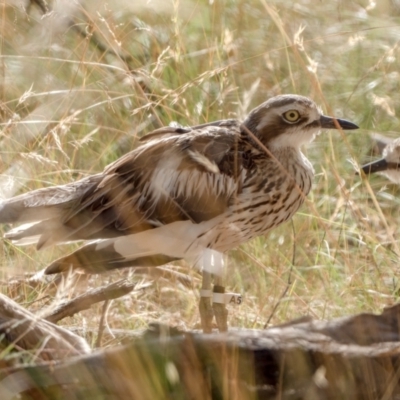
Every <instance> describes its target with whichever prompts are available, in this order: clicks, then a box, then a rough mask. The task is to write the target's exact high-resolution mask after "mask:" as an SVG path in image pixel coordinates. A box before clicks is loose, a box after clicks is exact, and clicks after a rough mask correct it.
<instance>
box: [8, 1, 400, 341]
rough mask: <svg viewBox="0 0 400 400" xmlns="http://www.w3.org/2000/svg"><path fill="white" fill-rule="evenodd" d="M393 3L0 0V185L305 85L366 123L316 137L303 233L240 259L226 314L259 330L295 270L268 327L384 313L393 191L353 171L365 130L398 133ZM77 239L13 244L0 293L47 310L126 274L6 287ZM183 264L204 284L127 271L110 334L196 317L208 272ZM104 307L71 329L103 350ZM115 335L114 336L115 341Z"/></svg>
mask: <svg viewBox="0 0 400 400" xmlns="http://www.w3.org/2000/svg"><path fill="white" fill-rule="evenodd" d="M11 3H13V4H11ZM393 3H394V2H393ZM393 3H392V2H391V1H389V0H386V1H379V2H377V3H376V4H375V2H373V1H369V2H368V1H366V0H364V1H363V0H359V1H310V0H298V1H296V2H288V1H283V0H275V1H268V0H260V1H258V2H253V1H246V0H230V1H222V0H210V1H191V0H185V1H179V0H176V1H173V0H170V1H169V0H156V1H155V0H153V1H152V0H150V1H145V0H142V1H122V0H118V1H112V2H105V1H104V2H103V1H89V0H88V1H83V2H81V4H80V5H78V3H77V2H69V1H58V2H56V4H51V5H52V6H53V8H54V9H53V11H52V12H51V13H50V14H47V15H43V12H42V11H41V10H40V8H39V7H38V6H37V5H36V4H32V5H31V6H30V7H26V8H24V7H23V6H22V5H21V3H20V2H16V1H14V2H11V1H10V2H8V1H6V2H0V12H1V18H0V46H1V50H0V54H1V56H0V72H1V73H0V95H1V98H0V105H1V106H0V115H1V136H0V159H1V163H0V167H1V176H0V183H1V185H0V190H1V194H2V196H3V197H9V196H11V195H14V194H17V193H21V192H24V191H27V190H29V189H33V188H39V187H44V186H49V185H57V184H62V183H67V182H70V181H71V180H74V179H78V178H80V177H83V176H85V175H87V174H91V173H94V172H97V171H100V170H102V168H103V167H104V166H105V165H107V164H108V163H110V162H111V161H113V160H115V159H117V158H118V157H119V156H121V155H122V154H124V153H126V152H127V151H129V150H130V149H132V148H134V147H135V146H136V145H137V138H139V137H141V136H142V135H144V134H145V133H146V132H148V131H151V130H152V129H153V128H155V127H158V126H160V125H161V124H163V125H168V124H169V123H170V122H171V121H177V122H178V123H180V124H182V125H193V124H199V123H204V122H206V121H211V120H216V119H222V118H234V117H238V118H241V117H243V116H244V115H245V114H246V113H247V112H248V111H249V110H250V109H251V108H253V107H254V106H256V105H258V104H260V103H261V102H263V101H265V100H266V99H268V98H269V97H271V96H273V95H276V94H280V93H298V94H302V95H306V96H309V97H311V98H313V99H314V100H315V101H316V102H317V103H319V104H320V105H321V106H322V108H323V110H324V112H325V113H326V114H328V115H335V116H337V117H343V118H347V119H349V120H352V121H353V122H355V123H357V124H358V125H359V126H360V127H361V129H360V130H359V131H354V132H349V133H346V134H343V133H340V132H322V133H321V135H320V136H319V137H318V138H317V139H316V140H315V142H314V143H313V145H312V146H311V147H310V148H309V149H308V150H307V152H306V153H307V156H308V157H309V158H310V160H311V161H312V162H313V164H314V166H315V171H316V177H315V181H314V188H313V191H312V194H311V195H310V196H309V198H308V201H307V202H306V204H305V205H304V206H303V207H302V208H301V211H300V212H299V213H298V214H297V215H296V216H295V217H294V219H293V226H292V224H291V223H287V224H285V225H283V226H281V227H279V228H278V229H275V230H274V231H273V232H271V233H270V234H268V235H266V236H265V237H260V238H257V239H255V240H253V241H252V242H250V243H247V244H245V245H243V246H241V247H240V248H238V249H236V250H235V251H232V252H230V253H229V254H228V274H227V275H228V279H227V284H228V288H229V289H231V290H233V291H236V292H241V293H243V295H244V302H243V304H242V305H241V306H240V307H237V308H230V317H229V322H230V325H231V326H236V327H248V328H262V327H263V326H264V324H265V323H266V322H267V320H268V318H269V316H270V314H271V312H272V310H273V308H274V306H275V305H276V304H277V302H278V301H279V300H280V298H281V296H282V293H283V292H284V291H285V289H286V288H287V286H288V279H289V275H290V281H291V283H290V286H289V288H288V290H287V292H286V295H285V296H284V298H283V299H282V300H281V302H280V304H279V307H278V308H277V309H276V311H275V313H274V315H273V317H272V318H271V320H270V321H269V324H270V325H272V324H278V323H281V322H284V321H287V320H289V319H293V318H296V317H301V316H304V315H311V316H312V317H315V318H321V319H322V318H324V319H325V318H332V317H335V316H341V315H348V314H353V313H358V312H361V311H372V312H375V311H379V310H381V309H382V308H383V307H384V306H386V305H389V304H393V303H394V302H395V301H396V300H397V296H398V294H397V293H398V280H397V276H398V264H399V262H398V260H399V258H398V255H397V254H399V248H400V244H399V243H398V241H397V240H398V237H399V229H398V226H397V225H398V223H399V214H398V211H397V210H398V207H399V203H400V200H399V196H398V195H399V189H398V188H397V187H395V186H394V185H391V184H388V182H387V181H386V180H385V179H384V178H381V177H373V178H372V179H371V180H370V181H369V182H368V181H366V180H362V179H361V178H360V177H359V176H356V175H355V166H357V165H358V164H359V163H362V162H364V161H366V160H369V158H368V154H369V152H370V145H371V140H370V137H369V133H371V132H375V131H377V132H382V133H387V134H388V135H389V136H390V135H391V136H398V135H399V134H398V131H399V120H398V117H397V116H396V115H397V113H398V112H399V106H400V90H399V81H400V75H399V71H400V49H399V38H400V36H399V33H400V28H399V21H400V11H399V9H396V8H395V6H394V5H393ZM26 5H27V4H26ZM7 229H9V227H8V226H4V227H2V232H5V231H7ZM293 232H294V233H293ZM71 246H74V245H71ZM70 249H71V247H69V246H61V247H57V248H49V249H45V250H42V251H40V252H37V251H36V249H35V248H34V247H29V246H28V247H20V248H18V247H15V246H13V245H12V244H10V243H8V242H7V241H4V242H2V246H1V250H0V251H1V256H0V260H1V261H0V277H1V283H2V286H1V289H0V290H1V291H2V292H3V293H4V294H7V295H9V296H12V297H13V298H14V299H16V300H17V301H18V302H19V303H20V304H23V305H24V306H25V307H27V308H29V309H30V310H33V311H37V310H41V309H43V308H47V307H52V305H54V304H55V303H56V302H57V301H58V300H59V298H60V297H61V296H66V297H74V296H76V295H77V294H78V293H81V292H82V291H83V290H86V289H87V288H90V287H95V286H98V285H102V284H105V283H107V282H111V281H112V280H117V279H120V277H121V276H122V275H127V274H128V270H125V271H123V270H121V271H117V272H115V273H113V274H109V275H106V276H100V277H95V276H94V277H90V278H89V280H88V281H84V282H83V284H82V285H77V286H76V287H69V288H68V287H67V288H66V289H65V290H64V292H62V293H60V292H59V293H58V294H56V293H55V291H54V290H50V285H41V286H39V287H35V288H33V289H32V288H30V287H29V286H25V285H23V284H22V285H18V286H15V285H11V284H10V280H12V279H14V278H16V277H20V278H21V277H23V276H24V275H25V274H33V273H35V272H36V271H38V270H40V269H42V268H43V267H45V266H46V264H47V263H48V262H49V261H51V260H53V259H54V258H56V257H58V256H60V255H61V254H65V253H66V252H68V251H69V250H70ZM293 252H294V254H293ZM292 262H293V264H292ZM176 268H177V269H179V271H181V272H184V273H186V274H189V275H190V276H191V277H192V279H193V280H194V286H193V288H192V289H188V288H187V287H185V286H183V285H182V284H181V283H178V282H176V281H171V280H166V279H159V280H153V279H150V278H147V277H146V275H134V274H131V275H130V279H132V280H137V281H138V290H136V291H134V292H133V293H132V294H130V295H127V296H125V297H123V298H121V299H119V300H115V301H113V302H112V303H111V305H110V307H109V310H108V313H107V324H108V327H109V329H110V330H111V331H112V330H113V329H126V330H133V329H139V328H144V327H146V326H147V324H148V323H149V322H151V321H161V322H164V323H167V324H171V325H176V326H179V327H181V328H185V329H190V328H194V327H196V326H197V324H198V321H199V316H198V311H197V303H198V288H199V282H200V280H199V278H200V275H199V273H198V272H197V271H194V270H191V269H190V266H189V265H187V264H185V263H184V262H182V263H177V265H176ZM149 279H150V282H151V285H142V284H143V282H148V281H149ZM142 286H143V287H142ZM100 315H101V306H95V307H93V308H92V309H90V310H89V311H85V312H83V313H81V314H79V315H76V316H74V317H73V318H67V319H65V320H63V321H62V324H64V325H65V326H67V327H71V328H72V327H73V328H78V329H79V330H80V332H81V333H82V334H84V335H86V336H85V337H86V338H88V339H89V340H91V341H92V343H94V342H95V339H96V332H97V327H98V323H99V319H100ZM112 343H115V340H112V336H111V335H108V336H106V339H105V340H104V341H103V345H104V346H107V345H110V344H112Z"/></svg>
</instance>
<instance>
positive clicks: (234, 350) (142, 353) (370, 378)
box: [0, 304, 400, 400]
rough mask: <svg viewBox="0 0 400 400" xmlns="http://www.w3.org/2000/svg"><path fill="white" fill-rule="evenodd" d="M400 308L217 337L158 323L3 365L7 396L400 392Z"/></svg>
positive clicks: (390, 395)
mask: <svg viewBox="0 0 400 400" xmlns="http://www.w3.org/2000/svg"><path fill="white" fill-rule="evenodd" d="M399 313H400V304H399V305H396V306H393V307H391V308H387V309H385V310H384V311H383V313H382V314H381V315H374V314H367V313H365V314H360V315H356V316H354V317H347V318H340V319H335V320H332V321H327V322H325V321H315V320H311V319H301V320H297V321H293V322H290V323H287V324H284V325H280V326H277V327H273V328H270V329H267V330H264V331H260V330H247V329H243V330H230V331H229V332H228V333H226V334H217V333H215V334H210V335H204V334H202V333H198V332H186V333H185V332H180V331H177V330H173V329H169V328H165V327H163V326H160V325H154V326H153V327H152V329H149V330H148V331H147V332H146V333H145V334H144V335H143V336H142V337H141V338H140V339H138V340H134V341H132V342H131V343H129V344H128V345H124V346H120V347H118V348H114V349H108V350H105V351H101V352H100V351H99V352H96V353H95V354H91V355H87V356H83V357H79V358H74V359H72V360H66V361H64V362H59V363H57V364H51V365H50V364H43V365H38V366H32V367H27V368H13V369H11V368H9V369H3V370H1V371H0V379H2V380H1V381H0V388H2V390H3V392H2V397H1V398H2V400H3V399H4V400H5V399H11V398H12V397H11V396H14V395H16V394H17V393H18V394H23V395H22V397H21V398H22V399H25V398H29V399H47V398H69V399H76V398H80V396H81V397H82V396H86V398H90V397H91V398H107V399H155V398H157V399H158V398H174V399H232V398H235V399H277V398H280V399H307V400H309V399H352V400H353V399H395V398H400V333H399V332H400V329H399V328H400V324H399V321H400V320H399ZM23 392H24V393H23ZM7 396H8V397H7Z"/></svg>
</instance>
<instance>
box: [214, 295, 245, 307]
mask: <svg viewBox="0 0 400 400" xmlns="http://www.w3.org/2000/svg"><path fill="white" fill-rule="evenodd" d="M212 298H213V303H220V304H233V305H236V306H239V305H240V304H242V295H241V294H239V293H213V294H212Z"/></svg>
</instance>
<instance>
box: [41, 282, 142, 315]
mask: <svg viewBox="0 0 400 400" xmlns="http://www.w3.org/2000/svg"><path fill="white" fill-rule="evenodd" d="M135 286H136V284H135V283H131V282H129V281H128V280H127V279H121V280H120V281H118V282H114V283H111V284H110V285H106V286H102V287H99V288H96V289H92V290H90V291H88V292H87V293H84V294H82V295H80V296H78V297H76V298H75V299H73V300H71V301H68V302H66V303H62V304H59V305H58V306H57V308H56V309H55V310H52V311H51V313H49V314H47V315H46V316H44V318H45V319H46V320H47V321H50V322H53V323H56V322H58V321H60V320H61V319H63V318H65V317H70V316H72V315H74V314H76V313H78V312H80V311H83V310H87V309H88V308H90V307H91V306H92V305H93V304H95V303H99V302H101V301H105V300H111V299H117V298H118V297H122V296H125V295H126V294H128V293H130V292H131V291H132V290H133V289H134V288H135Z"/></svg>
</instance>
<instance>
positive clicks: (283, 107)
mask: <svg viewBox="0 0 400 400" xmlns="http://www.w3.org/2000/svg"><path fill="white" fill-rule="evenodd" d="M244 126H245V127H246V128H247V129H249V130H250V131H251V132H252V133H253V134H254V135H255V136H256V137H257V138H258V139H259V140H260V141H261V142H262V143H263V144H264V145H266V146H267V147H269V148H284V147H295V148H299V147H300V146H302V145H304V144H308V143H310V142H311V141H312V140H313V139H314V137H315V136H316V135H317V134H319V133H320V130H321V129H357V128H358V126H357V125H355V124H353V123H352V122H349V121H346V120H343V119H338V118H333V117H327V116H325V115H323V114H322V113H321V110H320V109H319V108H318V107H317V105H316V104H315V103H314V102H313V101H312V100H310V99H309V98H307V97H303V96H298V95H294V94H286V95H280V96H276V97H272V98H271V99H269V100H268V101H266V102H265V103H262V104H261V105H260V106H258V107H257V108H255V109H254V110H252V111H251V112H250V114H249V115H248V116H247V118H246V119H245V121H244Z"/></svg>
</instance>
